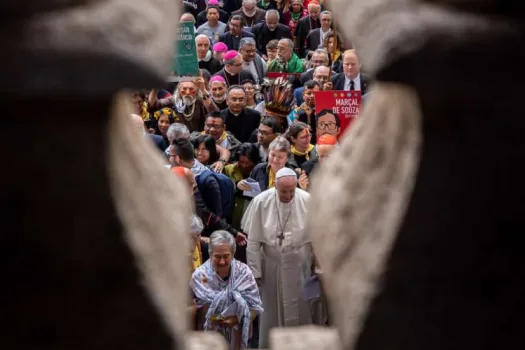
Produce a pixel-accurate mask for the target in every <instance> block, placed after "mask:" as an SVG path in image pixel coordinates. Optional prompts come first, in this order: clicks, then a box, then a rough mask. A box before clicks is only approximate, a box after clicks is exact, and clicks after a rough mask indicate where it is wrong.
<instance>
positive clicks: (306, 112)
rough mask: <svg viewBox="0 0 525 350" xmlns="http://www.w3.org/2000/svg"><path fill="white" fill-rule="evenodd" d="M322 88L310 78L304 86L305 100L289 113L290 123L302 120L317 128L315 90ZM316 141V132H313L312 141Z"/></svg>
mask: <svg viewBox="0 0 525 350" xmlns="http://www.w3.org/2000/svg"><path fill="white" fill-rule="evenodd" d="M319 90H321V87H320V85H319V83H317V82H316V81H313V80H309V81H307V82H306V83H305V84H304V87H303V100H304V102H303V103H302V104H301V105H300V106H299V107H297V108H295V109H294V110H293V111H292V112H291V113H290V114H288V125H291V124H292V123H293V122H295V121H300V122H303V123H306V124H308V125H310V127H311V128H312V130H313V129H315V98H314V97H315V92H316V91H319ZM314 142H315V134H312V143H314Z"/></svg>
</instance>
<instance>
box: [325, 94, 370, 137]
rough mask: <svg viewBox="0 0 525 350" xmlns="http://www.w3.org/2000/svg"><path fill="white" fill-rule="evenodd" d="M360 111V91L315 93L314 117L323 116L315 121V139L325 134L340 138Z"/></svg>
mask: <svg viewBox="0 0 525 350" xmlns="http://www.w3.org/2000/svg"><path fill="white" fill-rule="evenodd" d="M360 109H361V91H338V90H330V91H316V92H315V115H316V116H318V115H319V114H324V117H323V116H321V117H320V118H319V117H318V120H317V132H316V133H317V137H319V136H321V135H323V134H326V133H328V134H332V135H334V136H337V137H341V136H342V135H343V133H344V131H345V130H346V129H347V128H348V127H349V126H350V124H352V121H353V120H354V119H355V118H356V117H357V116H358V115H359V111H360ZM328 112H331V113H328ZM334 124H338V125H339V127H337V125H335V126H334Z"/></svg>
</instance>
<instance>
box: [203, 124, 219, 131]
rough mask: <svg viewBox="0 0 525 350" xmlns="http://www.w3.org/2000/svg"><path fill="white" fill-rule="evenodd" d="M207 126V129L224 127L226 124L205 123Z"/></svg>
mask: <svg viewBox="0 0 525 350" xmlns="http://www.w3.org/2000/svg"><path fill="white" fill-rule="evenodd" d="M204 126H205V127H206V129H215V130H217V129H222V128H223V127H224V125H217V124H206V125H204Z"/></svg>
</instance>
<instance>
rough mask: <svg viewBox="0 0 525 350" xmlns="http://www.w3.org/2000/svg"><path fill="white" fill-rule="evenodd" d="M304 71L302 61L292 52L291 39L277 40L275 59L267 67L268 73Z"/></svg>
mask: <svg viewBox="0 0 525 350" xmlns="http://www.w3.org/2000/svg"><path fill="white" fill-rule="evenodd" d="M305 70H306V69H305V66H304V63H303V61H302V60H301V59H300V58H299V56H297V55H296V54H295V52H294V44H293V41H292V39H288V38H285V39H281V40H279V44H277V59H275V60H273V61H272V62H271V63H270V64H269V65H268V72H279V73H303V72H304V71H305Z"/></svg>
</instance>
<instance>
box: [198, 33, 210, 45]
mask: <svg viewBox="0 0 525 350" xmlns="http://www.w3.org/2000/svg"><path fill="white" fill-rule="evenodd" d="M197 39H206V40H207V41H208V43H210V38H208V36H207V35H206V34H199V35H197V36H195V42H197Z"/></svg>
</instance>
